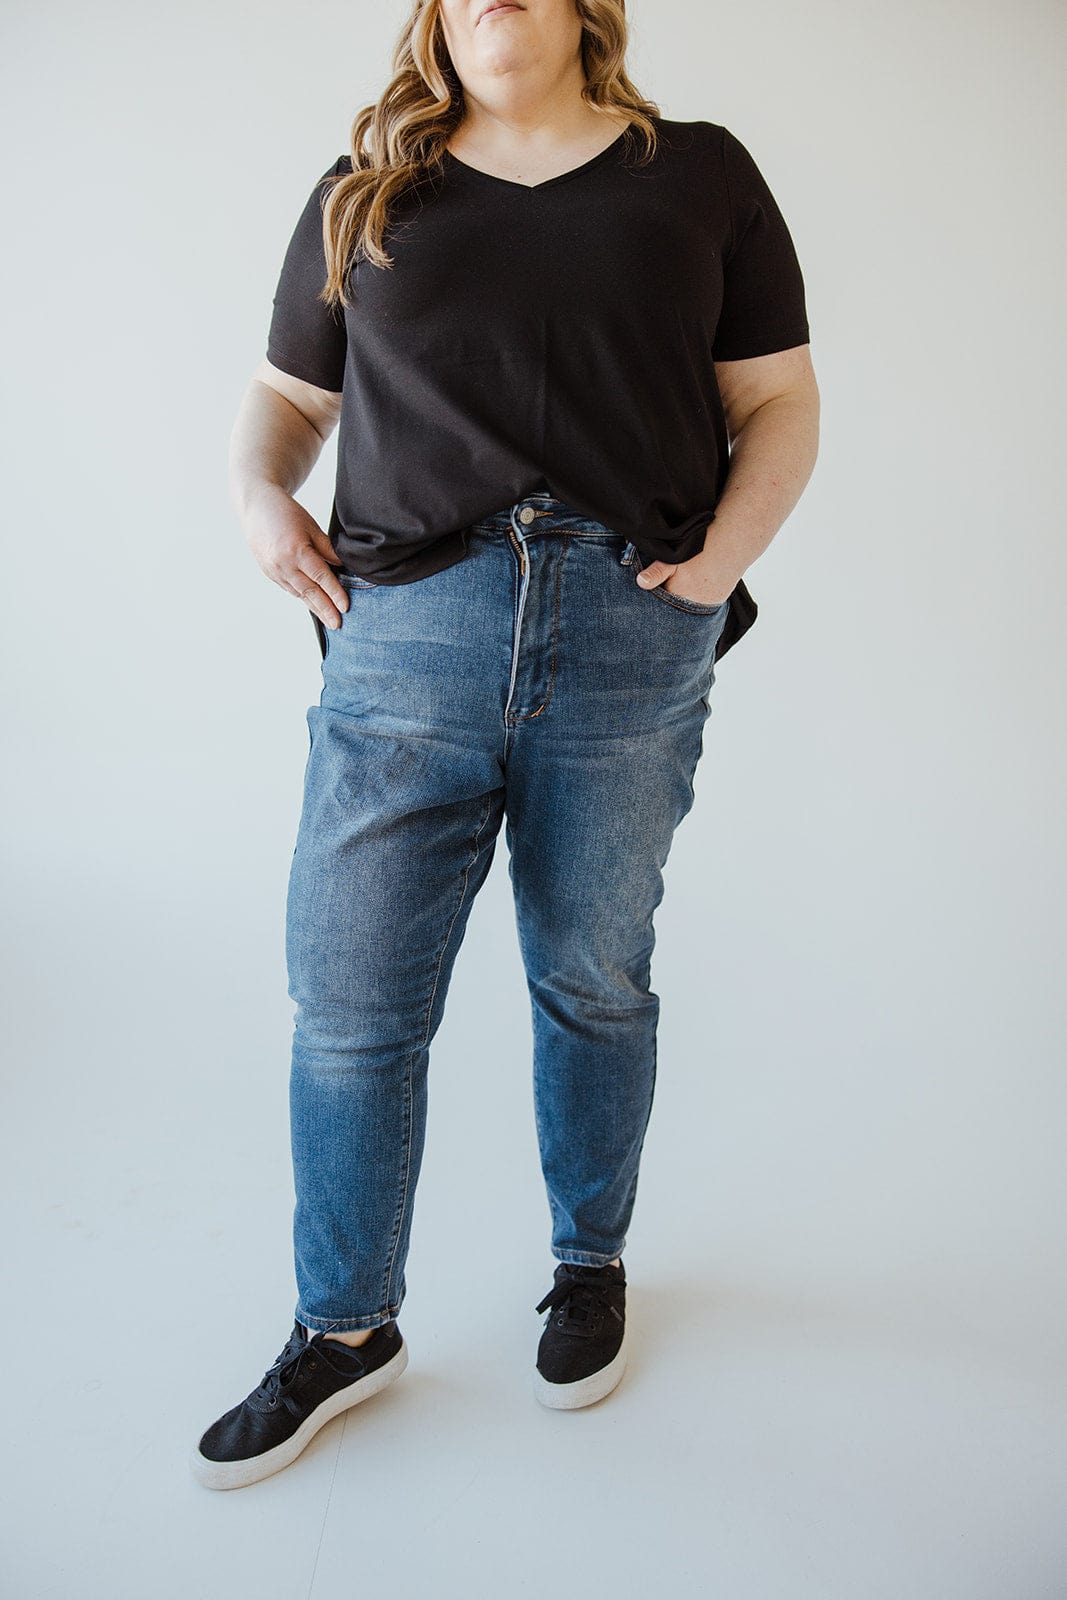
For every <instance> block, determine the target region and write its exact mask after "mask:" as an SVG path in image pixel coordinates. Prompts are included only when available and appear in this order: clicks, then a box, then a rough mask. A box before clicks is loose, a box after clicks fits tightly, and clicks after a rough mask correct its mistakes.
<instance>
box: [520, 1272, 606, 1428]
mask: <svg viewBox="0 0 1067 1600" xmlns="http://www.w3.org/2000/svg"><path fill="white" fill-rule="evenodd" d="M537 1310H538V1311H545V1310H548V1311H549V1314H548V1316H547V1317H546V1318H545V1331H544V1333H543V1334H542V1335H541V1343H540V1344H539V1345H538V1348H537V1365H536V1368H535V1370H534V1394H535V1395H536V1396H537V1398H538V1400H540V1401H541V1404H542V1405H546V1406H552V1407H553V1408H554V1409H555V1410H557V1411H570V1410H573V1409H574V1408H575V1407H576V1406H590V1405H592V1404H593V1402H594V1400H601V1399H603V1397H604V1395H606V1394H610V1392H611V1390H612V1389H614V1387H615V1385H616V1384H617V1383H618V1382H619V1379H620V1378H621V1377H622V1375H623V1373H624V1372H625V1371H626V1350H625V1346H624V1339H625V1334H626V1270H625V1268H624V1267H623V1266H622V1264H621V1261H620V1265H619V1266H617V1267H610V1266H608V1267H581V1266H576V1265H574V1264H572V1263H571V1262H569V1261H561V1262H560V1264H559V1266H558V1267H557V1268H556V1272H555V1287H554V1288H553V1289H550V1290H549V1292H548V1293H547V1294H546V1295H545V1297H544V1299H543V1300H542V1301H541V1302H540V1303H539V1305H538V1306H537Z"/></svg>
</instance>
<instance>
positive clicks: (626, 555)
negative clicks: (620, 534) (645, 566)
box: [619, 539, 637, 567]
mask: <svg viewBox="0 0 1067 1600" xmlns="http://www.w3.org/2000/svg"><path fill="white" fill-rule="evenodd" d="M636 554H637V546H636V545H635V544H634V543H633V542H632V541H631V540H629V539H627V541H626V548H625V549H624V550H623V553H622V555H621V556H620V557H619V564H620V566H623V567H628V566H630V564H631V563H632V561H633V558H634V556H635V555H636Z"/></svg>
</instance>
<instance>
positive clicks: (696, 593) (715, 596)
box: [637, 555, 736, 606]
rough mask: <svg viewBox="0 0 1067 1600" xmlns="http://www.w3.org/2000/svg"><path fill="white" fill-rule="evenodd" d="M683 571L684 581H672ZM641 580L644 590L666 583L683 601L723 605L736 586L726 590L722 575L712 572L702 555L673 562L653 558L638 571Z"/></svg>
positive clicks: (638, 579) (669, 589) (669, 591)
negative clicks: (676, 574) (673, 582)
mask: <svg viewBox="0 0 1067 1600" xmlns="http://www.w3.org/2000/svg"><path fill="white" fill-rule="evenodd" d="M679 572H680V573H681V574H682V578H681V582H680V583H679V584H677V585H675V584H672V583H671V582H670V581H669V580H670V579H671V578H673V577H674V575H675V573H679ZM637 581H638V583H639V584H640V585H641V587H642V589H657V588H659V586H660V585H661V584H662V585H663V587H664V589H666V591H667V593H668V594H676V595H677V596H678V598H679V600H695V601H696V602H697V604H698V605H702V606H721V605H722V603H723V601H724V600H729V598H730V596H731V595H732V594H733V592H734V588H735V587H736V585H734V584H731V585H730V587H729V588H728V589H727V590H726V591H725V593H723V584H722V575H721V574H718V575H716V574H715V573H713V572H709V570H708V566H707V562H706V561H703V560H702V559H701V557H700V556H699V555H696V556H692V557H691V558H690V560H688V561H679V562H676V563H674V564H673V565H672V563H671V562H669V561H650V562H649V564H648V566H647V567H642V568H641V571H640V572H639V573H638V574H637Z"/></svg>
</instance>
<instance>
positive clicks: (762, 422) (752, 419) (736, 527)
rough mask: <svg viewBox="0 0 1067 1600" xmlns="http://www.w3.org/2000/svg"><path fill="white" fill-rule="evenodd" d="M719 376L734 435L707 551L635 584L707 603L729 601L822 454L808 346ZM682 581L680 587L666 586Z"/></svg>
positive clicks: (657, 565)
mask: <svg viewBox="0 0 1067 1600" xmlns="http://www.w3.org/2000/svg"><path fill="white" fill-rule="evenodd" d="M715 375H716V378H717V379H718V383H719V392H720V394H721V395H722V400H723V408H724V410H725V413H726V425H727V430H728V432H729V435H730V470H729V474H728V476H727V479H726V486H725V488H724V489H723V492H722V497H721V499H720V500H719V503H718V505H717V506H716V508H715V520H714V522H712V523H710V524H709V526H708V532H707V535H706V538H705V542H704V548H703V550H702V551H700V552H698V554H697V555H695V556H692V557H691V558H690V559H689V560H688V561H683V562H680V563H678V564H676V565H673V566H672V565H671V564H670V563H669V562H666V561H652V562H650V563H649V565H648V566H647V567H645V568H644V570H643V571H642V572H641V573H639V574H638V579H637V581H638V582H639V583H644V584H646V585H647V586H648V587H649V588H655V587H656V586H657V584H660V583H666V584H667V588H668V592H669V593H672V594H673V593H679V594H681V595H683V596H685V597H686V598H688V599H690V600H700V601H703V602H705V603H708V604H712V603H717V602H719V601H721V600H724V599H726V598H727V596H728V595H729V594H730V593H731V592H732V591H733V589H734V588H735V586H736V585H737V583H738V582H739V580H740V579H741V578H742V577H743V576H744V574H745V572H746V571H747V569H748V568H749V567H750V566H751V565H752V563H753V561H755V560H756V558H757V556H760V555H762V554H763V552H764V550H766V548H767V546H768V545H769V544H770V542H771V540H772V539H773V538H774V536H775V534H776V533H777V532H778V530H779V528H780V527H781V526H782V524H783V523H784V522H785V519H786V518H787V517H788V515H789V513H790V512H791V511H792V509H793V507H794V506H795V505H796V503H797V501H798V500H799V499H800V496H801V494H802V493H803V492H804V488H805V486H806V485H807V482H808V479H809V478H810V477H811V474H812V471H813V470H814V467H815V460H816V457H817V455H818V450H819V390H818V385H817V384H816V381H815V373H814V371H813V369H812V365H811V349H810V346H809V345H806V344H803V345H797V346H796V348H795V349H793V350H780V351H777V352H776V353H775V354H774V355H769V356H754V357H753V358H752V359H751V360H748V361H719V362H716V364H715ZM675 574H677V575H678V584H677V588H676V587H675V586H674V585H673V584H669V583H667V580H669V579H670V578H671V577H673V576H674V575H675Z"/></svg>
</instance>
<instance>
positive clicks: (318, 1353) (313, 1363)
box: [190, 1321, 408, 1489]
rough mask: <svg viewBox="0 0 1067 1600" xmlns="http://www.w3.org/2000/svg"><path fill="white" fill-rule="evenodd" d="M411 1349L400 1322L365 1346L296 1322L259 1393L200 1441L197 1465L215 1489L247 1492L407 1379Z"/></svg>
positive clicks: (378, 1332)
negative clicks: (348, 1414) (336, 1423)
mask: <svg viewBox="0 0 1067 1600" xmlns="http://www.w3.org/2000/svg"><path fill="white" fill-rule="evenodd" d="M407 1364H408V1347H407V1345H406V1344H405V1342H404V1339H403V1337H402V1335H401V1333H400V1329H399V1328H398V1327H397V1325H396V1322H395V1321H392V1322H386V1323H383V1324H382V1326H381V1327H379V1328H376V1329H375V1330H374V1332H373V1333H372V1334H371V1336H370V1338H369V1339H367V1340H365V1341H364V1343H363V1344H361V1345H356V1346H354V1345H347V1344H345V1343H344V1342H343V1341H342V1340H340V1339H327V1338H326V1336H325V1334H323V1333H316V1334H314V1335H313V1337H311V1338H309V1337H308V1334H307V1330H306V1329H305V1327H304V1325H303V1323H301V1322H296V1323H294V1324H293V1331H292V1333H291V1334H290V1335H289V1339H288V1341H287V1343H286V1345H285V1348H284V1350H283V1351H282V1352H281V1354H280V1355H279V1356H278V1357H277V1358H276V1360H275V1361H274V1363H273V1365H272V1366H270V1367H268V1369H267V1371H266V1372H265V1374H264V1375H263V1378H262V1380H261V1381H260V1383H259V1384H258V1385H257V1386H256V1388H255V1389H253V1390H252V1393H251V1394H250V1395H248V1396H247V1397H246V1398H245V1399H244V1400H242V1401H241V1403H240V1405H236V1406H234V1407H233V1408H232V1409H231V1410H229V1411H227V1412H226V1413H225V1414H224V1415H223V1416H221V1417H219V1419H218V1421H217V1422H213V1423H212V1424H211V1427H210V1428H208V1429H207V1431H206V1432H205V1433H203V1434H202V1435H201V1437H200V1441H199V1443H198V1444H197V1446H196V1448H195V1449H194V1451H193V1454H192V1457H191V1460H190V1466H191V1467H192V1470H193V1476H194V1477H195V1478H196V1479H197V1480H198V1481H199V1482H200V1483H202V1484H203V1485H204V1487H205V1488H207V1489H243V1488H245V1487H246V1486H247V1485H248V1484H250V1483H258V1482H259V1480H260V1478H268V1477H270V1475H271V1473H272V1472H279V1471H280V1470H281V1468H282V1467H287V1466H289V1464H290V1463H291V1462H293V1461H295V1460H296V1458H297V1456H298V1455H299V1454H300V1452H301V1451H302V1450H303V1449H304V1448H305V1447H306V1446H307V1445H308V1444H310V1442H311V1440H312V1439H313V1438H314V1437H315V1435H316V1433H318V1431H319V1429H320V1428H321V1427H323V1426H324V1425H325V1424H326V1423H327V1422H329V1421H330V1419H331V1418H332V1417H336V1416H339V1415H340V1414H341V1412H342V1411H347V1410H348V1408H349V1407H350V1406H355V1405H358V1404H359V1402H360V1401H361V1400H367V1399H369V1398H370V1396H371V1395H372V1394H377V1393H378V1392H379V1390H381V1389H384V1388H385V1387H386V1386H387V1385H388V1384H390V1383H392V1382H393V1380H394V1379H395V1378H399V1376H400V1374H401V1373H402V1372H403V1371H404V1369H405V1367H406V1366H407Z"/></svg>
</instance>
